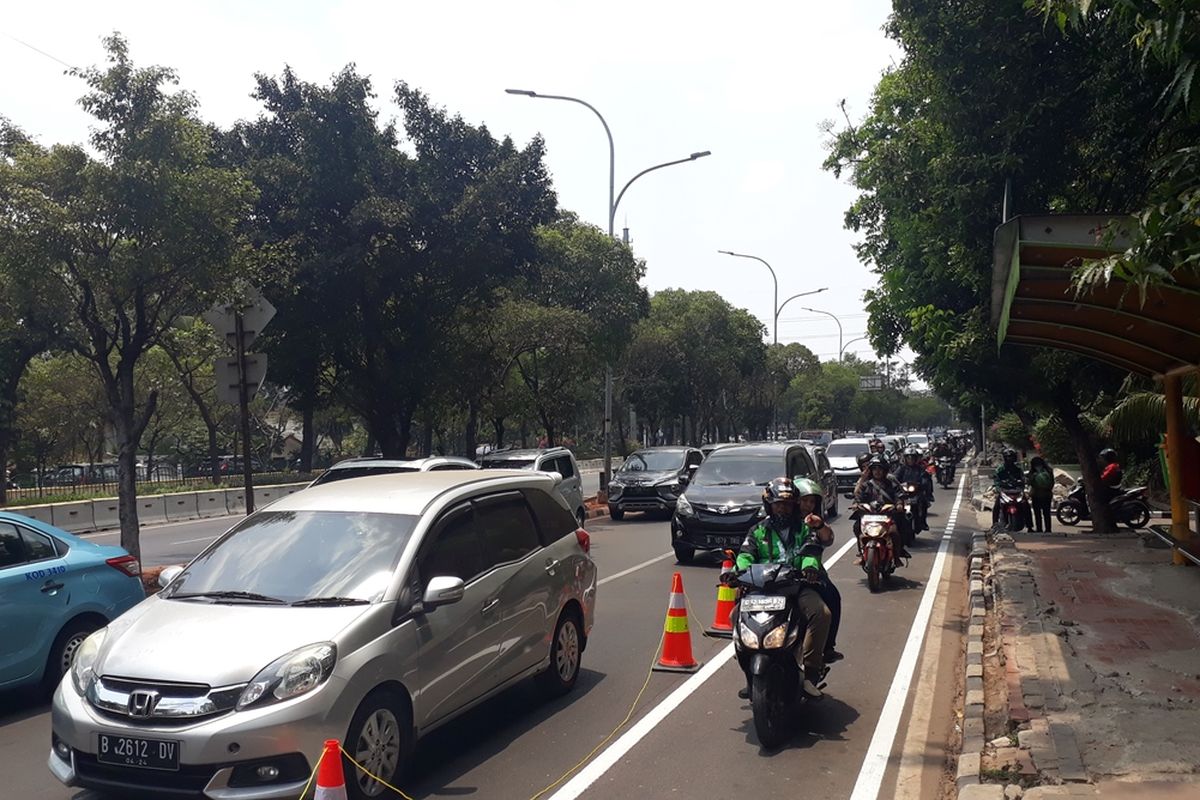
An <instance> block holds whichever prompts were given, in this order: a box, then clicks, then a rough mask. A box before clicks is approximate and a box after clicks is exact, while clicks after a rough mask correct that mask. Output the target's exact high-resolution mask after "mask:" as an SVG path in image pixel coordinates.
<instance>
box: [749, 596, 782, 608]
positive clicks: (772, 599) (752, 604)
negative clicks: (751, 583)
mask: <svg viewBox="0 0 1200 800" xmlns="http://www.w3.org/2000/svg"><path fill="white" fill-rule="evenodd" d="M786 607H787V598H786V597H779V596H778V595H767V594H758V595H751V596H750V597H743V598H742V611H783V609H784V608H786Z"/></svg>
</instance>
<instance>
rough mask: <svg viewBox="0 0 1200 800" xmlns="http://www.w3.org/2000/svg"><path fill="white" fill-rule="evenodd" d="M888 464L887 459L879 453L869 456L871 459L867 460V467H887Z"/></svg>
mask: <svg viewBox="0 0 1200 800" xmlns="http://www.w3.org/2000/svg"><path fill="white" fill-rule="evenodd" d="M889 466H890V465H889V464H888V460H887V459H886V458H884V457H883V456H881V455H879V454H876V455H873V456H871V460H870V461H868V462H867V469H874V468H875V467H883V468H884V469H887V468H888V467H889Z"/></svg>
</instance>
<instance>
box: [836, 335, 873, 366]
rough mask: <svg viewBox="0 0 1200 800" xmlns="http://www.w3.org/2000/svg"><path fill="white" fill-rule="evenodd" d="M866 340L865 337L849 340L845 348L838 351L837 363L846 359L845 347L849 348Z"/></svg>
mask: <svg viewBox="0 0 1200 800" xmlns="http://www.w3.org/2000/svg"><path fill="white" fill-rule="evenodd" d="M866 338H867V337H866V336H859V337H857V338H855V339H851V340H850V341H848V342H846V345H845V347H843V348H842V349H841V350H839V351H838V361H841V360H843V359H844V358H845V357H846V347H849V346H850V345H852V344H854V343H855V342H861V341H864V340H865V339H866Z"/></svg>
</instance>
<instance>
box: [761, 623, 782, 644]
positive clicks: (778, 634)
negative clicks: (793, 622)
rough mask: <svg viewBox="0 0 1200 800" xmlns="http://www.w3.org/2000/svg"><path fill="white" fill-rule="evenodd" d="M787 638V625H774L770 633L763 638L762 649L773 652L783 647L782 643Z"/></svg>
mask: <svg viewBox="0 0 1200 800" xmlns="http://www.w3.org/2000/svg"><path fill="white" fill-rule="evenodd" d="M786 638H787V623H786V622H785V623H784V624H783V625H776V626H775V627H774V628H773V629H772V630H771V632H770V633H768V634H767V635H766V636H764V637H763V643H762V646H763V649H764V650H774V649H776V648H778V647H783V642H784V640H785V639H786Z"/></svg>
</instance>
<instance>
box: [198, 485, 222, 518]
mask: <svg viewBox="0 0 1200 800" xmlns="http://www.w3.org/2000/svg"><path fill="white" fill-rule="evenodd" d="M196 515H197V516H198V517H200V518H201V519H208V518H209V517H225V516H228V515H229V509H227V508H226V507H225V490H224V489H218V490H216V491H215V492H196Z"/></svg>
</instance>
